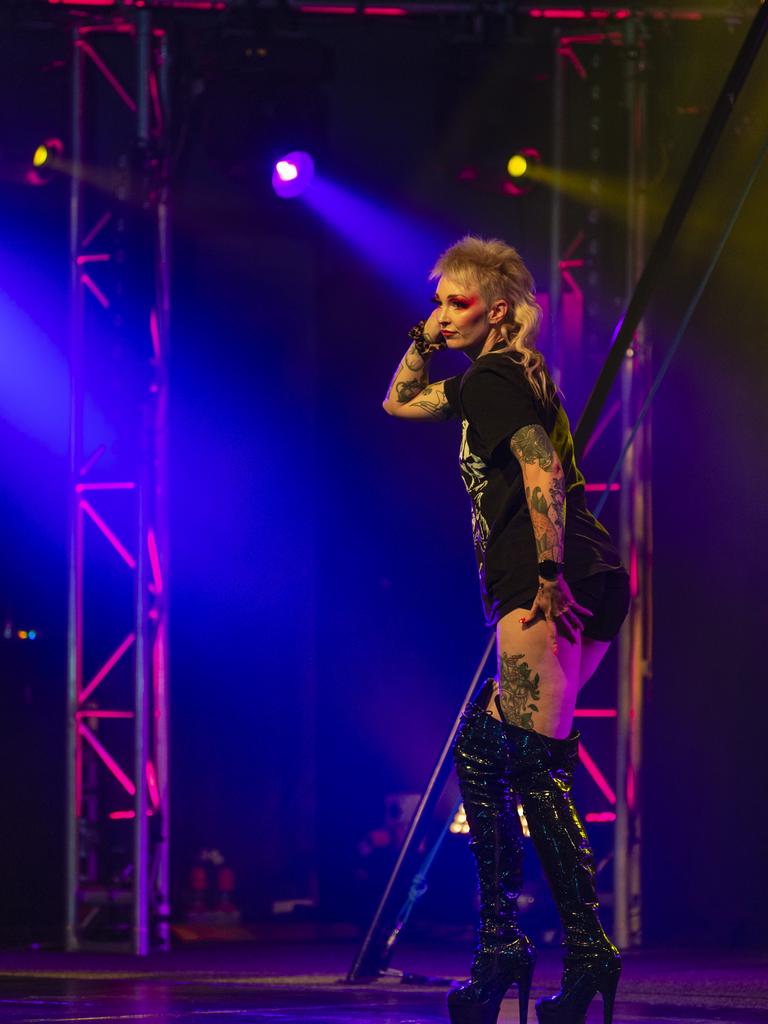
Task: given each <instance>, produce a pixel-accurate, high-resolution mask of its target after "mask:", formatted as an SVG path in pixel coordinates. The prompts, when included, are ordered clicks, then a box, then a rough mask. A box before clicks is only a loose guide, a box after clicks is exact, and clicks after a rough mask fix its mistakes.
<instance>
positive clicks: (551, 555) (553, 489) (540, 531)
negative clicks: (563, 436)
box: [510, 423, 565, 562]
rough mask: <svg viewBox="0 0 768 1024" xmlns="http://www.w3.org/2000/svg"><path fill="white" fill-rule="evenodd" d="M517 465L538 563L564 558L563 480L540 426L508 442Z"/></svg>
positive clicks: (525, 429)
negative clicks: (521, 474) (523, 486)
mask: <svg viewBox="0 0 768 1024" xmlns="http://www.w3.org/2000/svg"><path fill="white" fill-rule="evenodd" d="M510 447H511V449H512V454H513V455H514V456H515V458H516V459H517V461H518V462H519V463H520V468H521V470H522V473H523V483H524V485H525V500H526V501H527V502H528V511H529V512H530V514H531V525H532V526H533V535H534V537H535V538H536V554H537V557H538V561H539V562H542V561H544V560H545V559H552V561H553V562H562V561H563V560H564V557H565V477H564V475H563V467H562V466H561V465H560V459H559V458H558V457H557V452H556V451H555V449H554V447H553V446H552V442H551V441H550V439H549V436H548V435H547V432H546V430H545V429H544V427H542V426H541V425H540V424H538V423H537V424H531V425H530V426H527V427H521V428H520V430H518V431H517V433H515V434H513V435H512V439H511V441H510Z"/></svg>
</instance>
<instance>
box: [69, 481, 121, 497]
mask: <svg viewBox="0 0 768 1024" xmlns="http://www.w3.org/2000/svg"><path fill="white" fill-rule="evenodd" d="M135 489H136V484H135V483H133V482H132V481H131V480H116V481H115V482H114V483H98V484H75V491H76V492H77V494H82V493H83V492H84V491H133V490H135Z"/></svg>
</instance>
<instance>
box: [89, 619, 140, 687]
mask: <svg viewBox="0 0 768 1024" xmlns="http://www.w3.org/2000/svg"><path fill="white" fill-rule="evenodd" d="M135 639H136V634H135V633H129V634H128V636H127V637H126V638H125V640H123V642H122V643H121V644H120V646H119V647H118V648H117V650H116V651H115V652H114V654H112V656H111V657H109V658H108V659H107V660H106V661H105V662H104V664H103V665H102V667H101V668H100V669H99V671H98V672H97V673H96V675H95V676H94V677H93V679H92V680H91V681H90V683H88V685H87V686H86V687H85V688H84V689H83V691H82V692H81V694H80V696H79V697H78V701H80V703H82V702H83V701H84V700H86V699H87V698H88V697H89V696H90V695H91V694H92V693H93V691H94V690H95V689H96V687H97V686H98V685H99V683H100V682H101V681H102V679H104V677H105V676H108V675H109V673H110V672H111V671H112V669H113V668H114V667H115V665H116V664H117V663H118V661H120V659H121V658H122V656H123V655H124V654H125V652H126V651H127V650H128V648H129V647H130V646H131V644H132V643H133V642H134V640H135Z"/></svg>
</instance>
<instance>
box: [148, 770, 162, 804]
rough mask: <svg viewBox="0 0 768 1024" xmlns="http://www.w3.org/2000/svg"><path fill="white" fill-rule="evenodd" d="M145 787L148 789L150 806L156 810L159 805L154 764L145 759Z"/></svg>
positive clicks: (158, 791)
mask: <svg viewBox="0 0 768 1024" xmlns="http://www.w3.org/2000/svg"><path fill="white" fill-rule="evenodd" d="M147 789H148V790H149V799H150V800H151V801H152V806H153V807H154V809H155V810H158V808H159V807H160V790H159V789H158V786H157V774H156V772H155V766H154V765H153V764H152V762H151V761H147Z"/></svg>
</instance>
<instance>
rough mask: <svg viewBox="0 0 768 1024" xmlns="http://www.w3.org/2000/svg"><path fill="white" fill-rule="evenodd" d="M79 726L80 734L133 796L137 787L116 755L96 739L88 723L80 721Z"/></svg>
mask: <svg viewBox="0 0 768 1024" xmlns="http://www.w3.org/2000/svg"><path fill="white" fill-rule="evenodd" d="M77 727H78V729H79V730H80V734H81V735H82V736H83V737H84V738H85V739H87V740H88V742H89V743H90V744H91V746H92V747H93V749H94V750H95V751H96V753H97V754H98V755H99V757H100V758H101V760H102V761H103V762H104V764H105V765H106V766H107V768H109V770H110V771H111V772H112V774H113V775H114V776H115V778H116V779H117V781H118V782H119V783H120V785H121V786H122V787H123V789H124V790H125V791H126V793H128V794H129V796H133V795H134V794H135V792H136V787H135V786H134V784H133V783H132V782H131V780H130V779H129V778H128V776H127V775H126V774H125V772H124V771H123V769H122V768H121V767H120V765H119V764H118V763H117V761H116V760H115V759H114V757H112V755H111V754H110V753H109V751H107V749H106V748H105V747H103V746H102V745H101V743H99V741H98V740H97V739H96V737H95V736H94V735H93V733H92V732H91V730H90V729H89V728H88V726H87V725H83V723H82V722H78V726H77Z"/></svg>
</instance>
